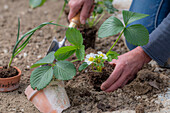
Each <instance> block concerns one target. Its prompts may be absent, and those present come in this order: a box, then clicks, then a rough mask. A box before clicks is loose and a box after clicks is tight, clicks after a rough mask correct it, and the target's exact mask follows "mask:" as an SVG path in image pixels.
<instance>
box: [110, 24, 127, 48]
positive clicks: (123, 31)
mask: <svg viewBox="0 0 170 113" xmlns="http://www.w3.org/2000/svg"><path fill="white" fill-rule="evenodd" d="M125 28H126V27H125ZM125 28H124V29H123V31H122V32H121V33H120V35H119V37H118V38H117V39H116V41H115V43H114V44H113V45H112V47H111V48H110V49H109V51H111V50H112V49H113V47H114V46H115V45H116V43H117V42H118V40H119V39H120V37H121V36H122V34H123V32H124V30H125Z"/></svg>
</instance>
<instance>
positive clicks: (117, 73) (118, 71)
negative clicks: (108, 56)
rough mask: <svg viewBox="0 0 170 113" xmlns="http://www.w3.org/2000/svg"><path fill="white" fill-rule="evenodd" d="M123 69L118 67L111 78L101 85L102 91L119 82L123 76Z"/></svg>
mask: <svg viewBox="0 0 170 113" xmlns="http://www.w3.org/2000/svg"><path fill="white" fill-rule="evenodd" d="M122 71H123V69H122V68H120V67H119V65H117V66H116V67H115V69H114V71H113V72H112V74H111V75H110V76H109V78H108V79H107V80H106V81H105V82H104V83H103V84H102V85H101V89H102V90H106V89H108V88H109V87H110V86H111V85H112V84H114V82H115V81H117V80H118V79H119V77H120V75H121V74H122Z"/></svg>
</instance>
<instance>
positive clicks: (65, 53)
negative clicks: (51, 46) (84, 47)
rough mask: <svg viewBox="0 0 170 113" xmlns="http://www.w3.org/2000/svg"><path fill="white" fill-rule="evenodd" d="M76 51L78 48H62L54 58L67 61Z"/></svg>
mask: <svg viewBox="0 0 170 113" xmlns="http://www.w3.org/2000/svg"><path fill="white" fill-rule="evenodd" d="M76 49H77V48H76V46H65V47H61V48H59V49H58V50H57V51H56V52H55V54H54V56H55V58H56V59H57V60H65V59H67V58H69V57H70V56H71V55H72V54H74V52H75V51H76Z"/></svg>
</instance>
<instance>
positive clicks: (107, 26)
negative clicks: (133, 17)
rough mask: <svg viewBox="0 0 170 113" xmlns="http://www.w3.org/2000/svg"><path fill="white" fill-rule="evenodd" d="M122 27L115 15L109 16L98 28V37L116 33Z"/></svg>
mask: <svg viewBox="0 0 170 113" xmlns="http://www.w3.org/2000/svg"><path fill="white" fill-rule="evenodd" d="M123 28H124V26H123V24H122V22H121V21H120V20H119V19H117V18H116V17H113V16H111V17H109V18H108V19H107V20H106V21H105V22H104V23H103V24H102V25H101V27H100V28H99V32H98V37H99V38H104V37H108V36H113V35H116V34H118V33H119V32H120V31H122V30H123Z"/></svg>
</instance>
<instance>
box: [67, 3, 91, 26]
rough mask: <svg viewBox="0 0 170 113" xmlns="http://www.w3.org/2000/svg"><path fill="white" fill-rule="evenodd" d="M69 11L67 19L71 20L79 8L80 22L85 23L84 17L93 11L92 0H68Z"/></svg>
mask: <svg viewBox="0 0 170 113" xmlns="http://www.w3.org/2000/svg"><path fill="white" fill-rule="evenodd" d="M69 7H70V12H69V15H68V19H69V20H71V19H72V18H73V17H74V16H75V15H76V14H77V13H78V12H79V11H80V10H81V11H80V22H81V24H85V22H86V19H87V18H88V17H89V16H90V14H91V12H92V11H93V8H94V7H93V0H70V1H69Z"/></svg>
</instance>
